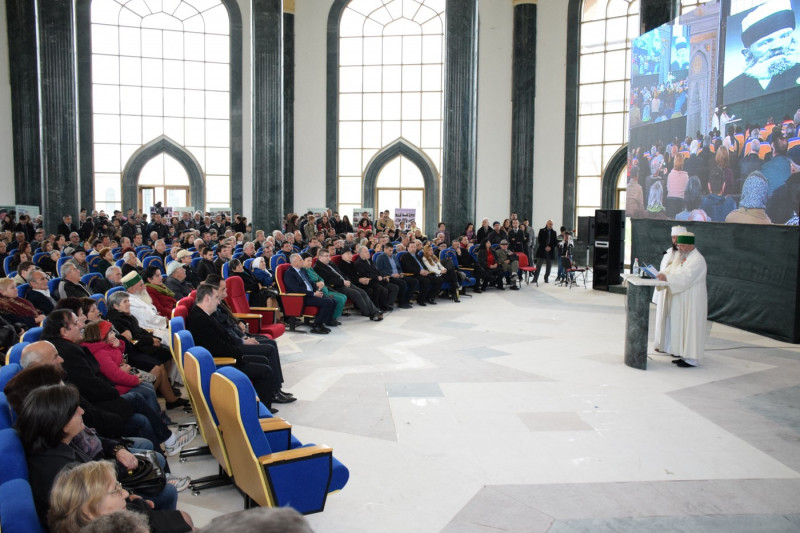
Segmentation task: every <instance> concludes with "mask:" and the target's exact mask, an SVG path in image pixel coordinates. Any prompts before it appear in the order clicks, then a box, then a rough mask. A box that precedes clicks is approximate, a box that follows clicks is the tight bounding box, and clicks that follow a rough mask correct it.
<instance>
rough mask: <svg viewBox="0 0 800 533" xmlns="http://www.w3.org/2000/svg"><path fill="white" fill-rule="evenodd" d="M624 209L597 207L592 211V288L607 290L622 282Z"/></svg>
mask: <svg viewBox="0 0 800 533" xmlns="http://www.w3.org/2000/svg"><path fill="white" fill-rule="evenodd" d="M624 254H625V211H624V210H622V209H597V210H596V211H595V212H594V269H593V272H592V288H593V289H596V290H601V291H607V290H608V288H609V286H611V285H619V284H620V283H622V277H621V275H620V274H621V273H622V269H623V267H624V265H623V263H624V260H625V256H624Z"/></svg>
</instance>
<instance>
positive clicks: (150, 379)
mask: <svg viewBox="0 0 800 533" xmlns="http://www.w3.org/2000/svg"><path fill="white" fill-rule="evenodd" d="M131 374H133V375H134V376H136V377H138V378H139V379H140V380H141V381H144V382H145V383H155V382H156V377H155V376H154V375H153V374H151V373H150V372H147V371H146V370H139V369H138V368H131Z"/></svg>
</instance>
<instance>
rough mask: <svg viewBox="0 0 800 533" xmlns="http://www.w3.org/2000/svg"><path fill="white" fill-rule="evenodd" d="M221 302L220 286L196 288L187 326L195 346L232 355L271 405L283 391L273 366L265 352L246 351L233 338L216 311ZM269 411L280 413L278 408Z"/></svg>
mask: <svg viewBox="0 0 800 533" xmlns="http://www.w3.org/2000/svg"><path fill="white" fill-rule="evenodd" d="M219 303H220V293H219V289H218V288H217V287H214V286H213V285H211V284H205V283H201V284H200V286H199V287H198V288H197V299H196V300H195V304H194V305H193V306H192V309H191V310H190V311H189V316H188V317H187V320H186V329H187V330H188V331H189V332H190V333H191V334H192V340H194V344H195V346H202V347H203V348H205V349H206V350H208V351H209V352H210V353H211V355H212V356H213V357H233V358H234V359H236V368H237V369H239V370H241V371H242V372H243V373H244V374H245V375H246V376H247V377H248V378H250V381H251V382H252V383H253V388H254V389H255V391H256V394H258V397H259V399H260V400H261V401H262V402H264V404H266V405H267V407H270V406H271V405H272V399H273V398H274V397H275V395H276V394H278V393H279V392H280V388H277V389H276V388H275V385H274V379H273V375H272V368H271V367H270V366H269V364H268V361H267V358H266V357H265V356H263V355H245V354H244V352H243V351H242V342H241V341H240V340H239V339H237V338H234V337H233V336H232V335H231V334H230V332H228V331H227V330H226V329H225V327H223V326H222V324H220V323H219V321H217V320H216V319H215V318H214V317H213V315H214V313H215V312H216V310H217V307H218V306H219ZM270 411H272V412H273V413H277V410H276V409H272V408H270Z"/></svg>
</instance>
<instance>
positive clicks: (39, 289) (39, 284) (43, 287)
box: [25, 270, 56, 315]
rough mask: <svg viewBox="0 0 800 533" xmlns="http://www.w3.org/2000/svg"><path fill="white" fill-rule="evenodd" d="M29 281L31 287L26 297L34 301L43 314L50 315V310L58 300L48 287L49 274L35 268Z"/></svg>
mask: <svg viewBox="0 0 800 533" xmlns="http://www.w3.org/2000/svg"><path fill="white" fill-rule="evenodd" d="M28 283H30V285H31V288H30V290H29V291H28V293H27V294H26V295H25V299H26V300H28V301H29V302H30V303H32V304H33V306H34V307H35V308H36V309H38V310H39V311H41V312H42V314H43V315H49V314H50V312H51V311H52V310H53V309H55V307H56V301H55V300H54V299H53V297H52V295H51V294H50V290H49V289H48V288H47V276H46V275H45V274H44V272H40V271H39V270H35V271H34V272H33V274H31V277H30V280H28Z"/></svg>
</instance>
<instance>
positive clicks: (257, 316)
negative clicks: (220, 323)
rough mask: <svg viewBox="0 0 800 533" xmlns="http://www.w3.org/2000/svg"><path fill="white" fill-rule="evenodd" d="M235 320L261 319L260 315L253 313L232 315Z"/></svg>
mask: <svg viewBox="0 0 800 533" xmlns="http://www.w3.org/2000/svg"><path fill="white" fill-rule="evenodd" d="M233 316H234V317H236V318H261V315H257V314H255V313H233Z"/></svg>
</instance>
